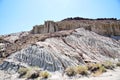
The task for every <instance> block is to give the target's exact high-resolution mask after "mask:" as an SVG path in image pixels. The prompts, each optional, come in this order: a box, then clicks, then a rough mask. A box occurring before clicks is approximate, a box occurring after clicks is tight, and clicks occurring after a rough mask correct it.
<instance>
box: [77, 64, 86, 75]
mask: <svg viewBox="0 0 120 80" xmlns="http://www.w3.org/2000/svg"><path fill="white" fill-rule="evenodd" d="M75 72H76V73H77V74H80V75H88V68H87V66H80V65H79V66H76V67H75Z"/></svg>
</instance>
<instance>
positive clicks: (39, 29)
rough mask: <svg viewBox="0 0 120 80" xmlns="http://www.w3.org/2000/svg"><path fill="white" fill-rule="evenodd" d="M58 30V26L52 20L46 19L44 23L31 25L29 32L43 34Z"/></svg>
mask: <svg viewBox="0 0 120 80" xmlns="http://www.w3.org/2000/svg"><path fill="white" fill-rule="evenodd" d="M56 31H58V26H57V24H56V23H55V22H53V21H46V22H45V24H44V25H36V26H34V27H33V30H32V31H31V33H33V34H44V33H52V32H56Z"/></svg>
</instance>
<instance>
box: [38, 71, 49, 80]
mask: <svg viewBox="0 0 120 80" xmlns="http://www.w3.org/2000/svg"><path fill="white" fill-rule="evenodd" d="M39 76H40V77H42V78H43V79H44V78H45V79H46V78H48V77H50V74H49V73H48V72H47V71H42V72H40V73H39Z"/></svg>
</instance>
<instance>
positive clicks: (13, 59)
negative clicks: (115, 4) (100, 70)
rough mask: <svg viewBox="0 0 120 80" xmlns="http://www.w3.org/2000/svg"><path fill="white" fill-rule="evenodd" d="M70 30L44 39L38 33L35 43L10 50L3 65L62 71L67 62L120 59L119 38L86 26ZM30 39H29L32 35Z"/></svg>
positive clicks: (70, 64)
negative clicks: (12, 51) (15, 50)
mask: <svg viewBox="0 0 120 80" xmlns="http://www.w3.org/2000/svg"><path fill="white" fill-rule="evenodd" d="M67 32H68V33H69V31H66V34H67V35H64V36H63V34H65V33H64V32H63V31H61V32H59V34H57V33H56V34H51V37H48V36H50V35H48V36H47V37H46V38H44V40H42V41H41V40H40V39H41V38H40V37H41V35H39V36H38V35H37V39H36V38H35V37H33V35H32V37H33V39H34V41H35V42H34V44H31V45H28V46H26V47H24V48H22V49H21V50H20V51H17V52H15V53H13V54H11V55H10V56H9V57H8V58H7V59H5V60H4V62H3V63H2V64H1V66H0V67H1V69H3V70H8V69H9V68H11V67H10V66H9V65H8V64H11V63H12V64H14V66H16V65H19V66H25V67H27V66H39V67H40V68H42V69H44V70H49V71H59V70H64V69H65V68H66V67H68V66H74V65H79V64H86V62H102V61H106V60H110V61H115V60H119V59H120V43H119V42H118V41H116V40H114V39H111V38H108V37H104V36H100V35H98V34H96V33H94V32H92V31H87V30H85V29H83V28H78V29H75V30H74V31H71V32H70V34H68V33H67ZM60 35H61V36H60ZM34 36H35V35H34ZM32 37H30V39H32ZM38 37H39V38H38ZM44 37H45V35H44ZM35 39H36V40H35ZM27 40H28V42H29V39H27ZM3 66H4V67H3ZM6 68H7V69H6ZM12 69H13V70H14V68H12ZM15 69H16V67H15ZM17 69H18V67H17Z"/></svg>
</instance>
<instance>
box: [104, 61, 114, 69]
mask: <svg viewBox="0 0 120 80" xmlns="http://www.w3.org/2000/svg"><path fill="white" fill-rule="evenodd" d="M102 65H103V66H104V67H105V68H106V69H110V70H113V69H114V68H115V65H114V64H113V63H112V62H110V61H106V62H104V63H103V64H102Z"/></svg>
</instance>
